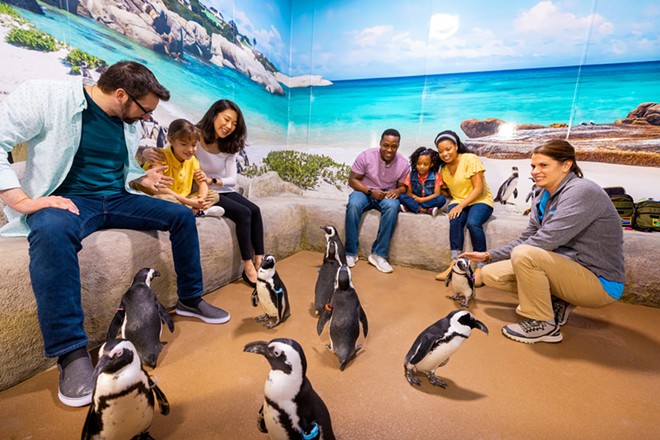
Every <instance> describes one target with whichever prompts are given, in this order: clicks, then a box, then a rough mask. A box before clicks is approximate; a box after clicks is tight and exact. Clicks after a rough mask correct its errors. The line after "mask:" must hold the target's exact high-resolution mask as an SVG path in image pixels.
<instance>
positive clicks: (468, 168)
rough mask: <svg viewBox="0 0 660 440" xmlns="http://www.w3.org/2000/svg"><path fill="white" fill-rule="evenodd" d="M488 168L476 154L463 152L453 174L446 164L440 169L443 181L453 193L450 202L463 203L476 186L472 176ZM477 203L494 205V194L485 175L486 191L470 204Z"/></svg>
mask: <svg viewBox="0 0 660 440" xmlns="http://www.w3.org/2000/svg"><path fill="white" fill-rule="evenodd" d="M485 171H486V169H485V168H484V165H483V164H482V163H481V161H480V160H479V157H477V155H476V154H472V153H463V154H461V156H460V158H459V159H458V167H457V168H456V172H455V173H454V175H453V176H452V175H451V173H450V172H449V168H448V167H447V166H446V165H444V166H443V167H442V169H441V170H440V174H441V175H442V181H443V182H444V183H445V185H446V186H447V188H449V192H450V193H451V196H452V199H451V202H449V203H450V204H452V205H453V204H455V203H461V202H462V201H463V200H465V199H466V198H467V196H468V195H469V194H470V192H472V190H473V189H474V186H472V180H470V178H471V177H472V176H474V175H475V174H477V173H480V172H485ZM475 203H485V204H486V205H488V206H490V207H494V203H493V194H492V193H491V192H490V188H489V187H488V184H487V183H486V178H485V176H484V191H483V192H482V193H481V196H479V197H478V198H477V199H476V200H474V201H473V202H472V203H470V206H472V205H474V204H475Z"/></svg>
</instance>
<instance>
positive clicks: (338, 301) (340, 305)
mask: <svg viewBox="0 0 660 440" xmlns="http://www.w3.org/2000/svg"><path fill="white" fill-rule="evenodd" d="M328 321H330V328H329V330H328V333H329V335H330V343H329V344H328V345H326V348H327V349H328V350H330V352H332V353H334V354H335V355H336V356H337V358H338V359H339V370H341V371H343V370H344V368H346V363H347V362H348V361H349V360H351V359H352V358H353V357H354V356H355V354H356V353H357V352H358V351H359V350H360V349H361V348H362V345H360V344H358V343H357V340H358V337H359V336H360V323H362V331H363V333H364V337H365V338H366V337H367V333H368V332H369V323H368V322H367V315H366V313H364V309H363V308H362V305H361V304H360V299H359V298H358V295H357V292H356V291H355V288H354V287H353V281H352V279H351V271H350V269H349V268H348V266H341V267H340V268H339V270H338V271H337V280H336V281H335V291H334V292H333V293H332V298H331V299H330V303H329V304H328V305H327V306H326V307H325V308H324V309H323V312H322V313H321V317H320V318H319V321H318V323H317V325H316V331H317V333H318V334H319V335H320V334H321V332H323V327H325V324H326V323H327V322H328Z"/></svg>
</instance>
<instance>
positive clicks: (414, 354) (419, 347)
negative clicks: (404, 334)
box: [405, 329, 437, 365]
mask: <svg viewBox="0 0 660 440" xmlns="http://www.w3.org/2000/svg"><path fill="white" fill-rule="evenodd" d="M436 339H437V338H436V337H435V334H434V333H433V332H429V331H428V329H427V330H424V331H423V332H422V334H421V335H419V336H417V339H415V342H414V343H413V345H412V347H410V350H409V351H408V354H407V355H406V360H405V363H406V364H412V365H415V364H417V363H418V362H419V361H421V360H422V359H424V356H426V354H427V353H428V352H429V350H430V349H431V347H433V343H434V342H435V341H436Z"/></svg>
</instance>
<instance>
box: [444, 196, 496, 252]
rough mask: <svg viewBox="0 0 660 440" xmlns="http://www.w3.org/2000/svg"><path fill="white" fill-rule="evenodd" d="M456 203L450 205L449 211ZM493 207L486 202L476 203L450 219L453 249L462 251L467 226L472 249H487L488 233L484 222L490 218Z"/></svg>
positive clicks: (450, 242) (477, 250)
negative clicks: (485, 230)
mask: <svg viewBox="0 0 660 440" xmlns="http://www.w3.org/2000/svg"><path fill="white" fill-rule="evenodd" d="M455 206H456V203H454V204H453V205H449V207H448V211H451V210H452V209H453V208H454V207H455ZM492 213H493V208H491V207H490V206H488V205H486V204H485V203H475V204H474V205H470V206H467V207H465V208H464V209H463V211H462V212H461V215H459V216H458V217H456V218H453V219H451V220H449V245H450V247H451V250H452V251H462V250H463V242H464V241H465V228H466V227H467V230H468V231H469V232H470V240H471V241H472V249H473V250H474V251H475V252H485V251H486V249H487V248H486V233H485V232H484V223H486V221H487V220H488V219H489V218H490V216H491V214H492Z"/></svg>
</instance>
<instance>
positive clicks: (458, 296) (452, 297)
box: [449, 293, 463, 300]
mask: <svg viewBox="0 0 660 440" xmlns="http://www.w3.org/2000/svg"><path fill="white" fill-rule="evenodd" d="M461 298H463V295H461V294H460V293H455V294H454V295H452V296H450V297H449V299H454V300H456V299H461Z"/></svg>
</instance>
